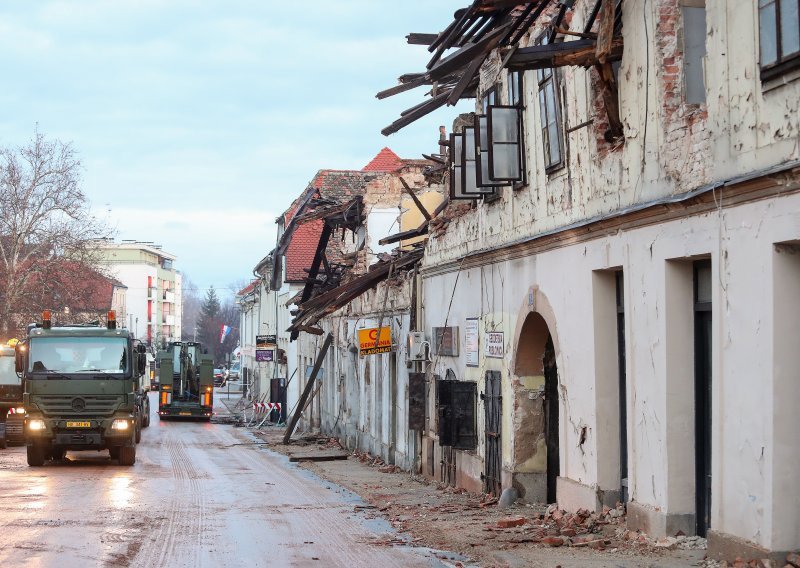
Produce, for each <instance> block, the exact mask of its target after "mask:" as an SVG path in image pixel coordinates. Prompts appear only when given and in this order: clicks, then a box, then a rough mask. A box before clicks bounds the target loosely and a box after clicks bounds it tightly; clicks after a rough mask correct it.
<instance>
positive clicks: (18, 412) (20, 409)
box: [14, 406, 25, 414]
mask: <svg viewBox="0 0 800 568" xmlns="http://www.w3.org/2000/svg"><path fill="white" fill-rule="evenodd" d="M14 414H25V409H24V408H23V407H21V406H20V407H19V408H15V409H14Z"/></svg>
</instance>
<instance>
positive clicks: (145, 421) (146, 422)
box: [142, 403, 150, 428]
mask: <svg viewBox="0 0 800 568" xmlns="http://www.w3.org/2000/svg"><path fill="white" fill-rule="evenodd" d="M148 426H150V403H147V404H146V405H145V409H144V416H143V417H142V428H147V427H148Z"/></svg>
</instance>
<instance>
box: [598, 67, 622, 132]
mask: <svg viewBox="0 0 800 568" xmlns="http://www.w3.org/2000/svg"><path fill="white" fill-rule="evenodd" d="M596 69H597V72H598V73H599V75H600V85H601V89H602V92H603V105H604V106H605V109H606V115H607V116H608V134H609V136H607V138H610V140H609V141H612V140H614V139H617V138H621V137H622V134H623V130H622V120H620V117H619V93H618V91H617V80H616V79H615V78H614V69H613V67H612V66H611V63H603V64H601V65H597V66H596Z"/></svg>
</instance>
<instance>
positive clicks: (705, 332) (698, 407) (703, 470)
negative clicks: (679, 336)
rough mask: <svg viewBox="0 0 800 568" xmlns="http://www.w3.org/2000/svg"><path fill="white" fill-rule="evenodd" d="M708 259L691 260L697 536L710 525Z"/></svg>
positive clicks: (709, 283) (709, 323) (709, 305)
mask: <svg viewBox="0 0 800 568" xmlns="http://www.w3.org/2000/svg"><path fill="white" fill-rule="evenodd" d="M711 313H712V312H711V261H710V260H699V261H697V262H695V263H694V370H695V372H694V408H695V429H694V433H695V462H694V463H695V487H696V493H695V511H696V513H697V526H696V530H697V535H698V536H703V537H704V536H706V533H707V532H708V529H709V527H710V525H711V347H712V346H711Z"/></svg>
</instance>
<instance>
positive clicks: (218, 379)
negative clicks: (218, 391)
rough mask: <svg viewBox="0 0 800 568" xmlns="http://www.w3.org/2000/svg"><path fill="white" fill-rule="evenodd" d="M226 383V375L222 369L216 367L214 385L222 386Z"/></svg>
mask: <svg viewBox="0 0 800 568" xmlns="http://www.w3.org/2000/svg"><path fill="white" fill-rule="evenodd" d="M224 384H225V375H224V373H223V372H222V369H214V386H215V387H221V386H222V385H224Z"/></svg>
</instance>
